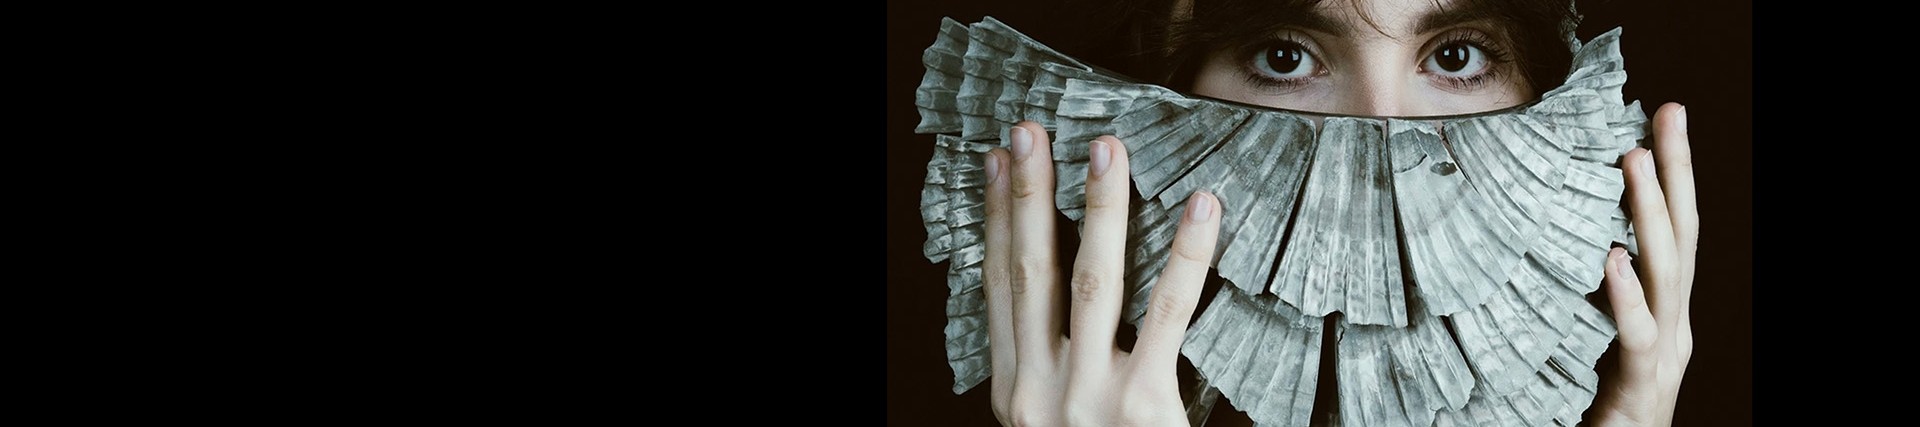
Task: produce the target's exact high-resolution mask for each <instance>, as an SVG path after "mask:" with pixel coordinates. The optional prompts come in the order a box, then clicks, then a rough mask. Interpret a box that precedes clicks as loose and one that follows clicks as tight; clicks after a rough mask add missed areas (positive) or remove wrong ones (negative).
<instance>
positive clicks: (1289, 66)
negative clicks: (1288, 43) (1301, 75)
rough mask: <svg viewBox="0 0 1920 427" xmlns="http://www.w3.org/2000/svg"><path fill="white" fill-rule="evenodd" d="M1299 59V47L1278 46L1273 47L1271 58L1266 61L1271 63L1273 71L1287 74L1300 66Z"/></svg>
mask: <svg viewBox="0 0 1920 427" xmlns="http://www.w3.org/2000/svg"><path fill="white" fill-rule="evenodd" d="M1300 59H1301V52H1300V50H1299V49H1294V48H1289V47H1280V48H1274V49H1273V58H1270V59H1269V60H1268V61H1267V62H1271V63H1273V64H1272V65H1273V71H1278V72H1280V73H1281V74H1287V73H1292V72H1293V71H1294V70H1295V69H1298V68H1300Z"/></svg>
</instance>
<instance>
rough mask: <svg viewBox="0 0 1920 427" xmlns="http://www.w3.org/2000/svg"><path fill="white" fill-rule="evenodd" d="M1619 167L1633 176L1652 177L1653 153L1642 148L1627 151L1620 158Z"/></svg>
mask: <svg viewBox="0 0 1920 427" xmlns="http://www.w3.org/2000/svg"><path fill="white" fill-rule="evenodd" d="M1620 167H1621V168H1624V169H1627V170H1628V172H1632V173H1633V174H1634V175H1638V176H1642V177H1649V178H1650V177H1653V176H1654V175H1653V152H1652V151H1648V150H1647V149H1646V148H1643V147H1634V148H1633V149H1632V150H1627V154H1626V155H1623V156H1620Z"/></svg>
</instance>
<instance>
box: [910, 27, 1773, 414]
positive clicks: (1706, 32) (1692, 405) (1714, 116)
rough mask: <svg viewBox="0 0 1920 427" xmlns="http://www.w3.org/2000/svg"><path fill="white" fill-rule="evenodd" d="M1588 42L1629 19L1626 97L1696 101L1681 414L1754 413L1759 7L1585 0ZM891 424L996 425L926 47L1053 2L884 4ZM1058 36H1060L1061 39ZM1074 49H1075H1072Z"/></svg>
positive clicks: (1044, 30) (1036, 32) (1046, 33)
mask: <svg viewBox="0 0 1920 427" xmlns="http://www.w3.org/2000/svg"><path fill="white" fill-rule="evenodd" d="M1579 3H1580V11H1581V13H1582V14H1583V15H1585V16H1586V20H1585V21H1584V22H1583V24H1582V26H1581V28H1580V30H1579V35H1580V37H1581V38H1582V39H1583V40H1584V39H1588V38H1591V37H1593V36H1594V35H1597V34H1599V33H1601V32H1605V31H1607V30H1609V29H1612V28H1613V27H1624V28H1625V30H1624V33H1623V34H1622V47H1621V49H1622V54H1623V56H1624V57H1625V58H1626V66H1627V72H1628V75H1629V76H1630V77H1629V79H1628V81H1627V84H1626V87H1625V94H1626V98H1627V100H1629V101H1631V100H1640V102H1641V103H1642V104H1643V106H1644V107H1645V109H1646V110H1647V112H1648V114H1649V116H1651V113H1652V112H1653V110H1654V109H1656V108H1658V106H1659V105H1660V104H1661V103H1665V102H1679V103H1682V104H1685V105H1686V106H1687V112H1688V125H1689V133H1690V135H1691V140H1692V144H1693V156H1694V167H1695V179H1696V181H1697V185H1698V202H1699V205H1700V216H1701V220H1700V223H1701V236H1700V252H1699V261H1698V263H1699V264H1698V266H1697V272H1696V273H1695V276H1694V280H1695V285H1694V286H1695V287H1694V291H1693V313H1694V316H1693V330H1694V340H1695V346H1696V348H1695V350H1694V355H1693V359H1692V363H1691V364H1690V365H1689V367H1688V369H1687V374H1686V379H1685V380H1684V381H1683V383H1682V386H1681V392H1680V399H1679V402H1678V404H1677V408H1676V409H1675V414H1674V424H1675V425H1750V424H1752V423H1753V416H1752V412H1753V390H1752V387H1753V327H1752V325H1753V310H1752V308H1753V293H1752V287H1753V250H1752V243H1753V237H1752V234H1753V191H1752V190H1753V151H1752V148H1753V131H1752V129H1753V108H1752V101H1753V94H1752V92H1753V91H1752V88H1753V84H1752V82H1753V73H1752V61H1753V53H1752V52H1753V43H1752V39H1753V37H1752V28H1753V25H1752V20H1753V19H1752V16H1753V13H1752V5H1751V3H1750V2H1741V1H1690V2H1656V1H1613V2H1597V1H1581V2H1579ZM886 14H887V16H886V19H887V57H886V58H887V59H886V60H887V78H886V80H887V136H886V142H885V143H886V144H887V283H886V294H887V301H886V304H887V374H886V375H887V423H888V424H889V425H972V426H977V425H994V424H996V423H995V421H994V419H993V415H992V412H991V410H990V408H989V406H988V403H987V394H988V390H989V388H988V387H989V383H990V382H991V381H993V380H992V379H989V380H988V382H989V383H982V384H980V385H979V386H977V387H975V388H974V389H973V390H970V391H968V392H967V393H966V394H963V395H958V396H956V395H954V394H953V393H952V391H951V386H952V382H953V372H952V370H951V369H950V368H949V367H948V366H947V364H946V357H945V350H944V347H943V342H944V336H943V335H942V327H943V326H944V324H945V321H946V318H945V315H944V311H945V310H944V309H945V296H946V286H945V283H944V276H943V273H944V271H945V264H944V263H942V264H934V263H929V262H927V260H926V258H924V257H923V256H921V253H920V247H921V244H922V243H923V241H924V239H925V238H926V232H925V230H924V229H923V228H922V226H921V222H920V218H919V213H918V210H917V208H918V206H919V191H920V188H921V180H922V179H923V178H924V177H925V173H926V168H925V165H926V161H927V160H928V159H929V158H930V157H931V155H932V148H933V144H932V137H931V136H928V135H917V134H914V133H913V132H912V129H913V127H914V125H915V124H916V123H918V121H919V116H918V113H917V112H916V111H915V110H914V108H913V89H914V87H915V86H916V85H917V84H918V83H919V81H920V76H921V75H922V73H924V71H925V69H924V68H923V67H922V66H921V64H920V52H921V50H923V49H925V48H926V47H927V46H928V45H929V44H931V43H932V40H933V37H934V34H935V32H936V30H937V28H938V26H939V22H940V18H941V17H943V16H945V17H952V18H954V19H956V20H959V21H960V22H963V23H971V22H976V21H978V20H979V19H980V18H981V17H982V16H986V15H992V16H994V17H995V18H998V19H1000V20H1002V21H1004V22H1007V23H1008V24H1009V25H1011V26H1013V27H1014V28H1016V29H1019V30H1020V31H1022V32H1024V33H1027V34H1028V35H1031V36H1033V37H1034V38H1036V39H1039V40H1040V41H1042V42H1049V41H1050V40H1064V39H1067V38H1068V37H1069V35H1066V34H1060V33H1061V32H1062V31H1065V30H1064V29H1060V28H1063V27H1050V26H1049V25H1048V22H1050V21H1056V20H1068V19H1072V17H1074V16H1075V14H1074V13H1073V12H1072V11H1067V10H1063V8H1061V7H1059V6H1058V5H1057V4H1056V2H1033V1H1006V0H984V1H965V2H961V1H892V2H889V3H887V10H886ZM1050 44H1051V43H1050ZM1067 53H1068V54H1074V52H1073V51H1072V50H1067Z"/></svg>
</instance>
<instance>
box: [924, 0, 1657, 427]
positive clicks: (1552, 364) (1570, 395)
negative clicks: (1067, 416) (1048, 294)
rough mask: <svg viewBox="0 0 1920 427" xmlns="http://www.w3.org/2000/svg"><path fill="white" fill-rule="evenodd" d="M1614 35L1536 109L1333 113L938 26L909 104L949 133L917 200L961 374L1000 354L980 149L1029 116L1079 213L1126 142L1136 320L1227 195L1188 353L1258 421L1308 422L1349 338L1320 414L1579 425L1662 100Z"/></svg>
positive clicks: (1130, 307)
mask: <svg viewBox="0 0 1920 427" xmlns="http://www.w3.org/2000/svg"><path fill="white" fill-rule="evenodd" d="M1619 34H1620V31H1619V30H1618V29H1615V30H1613V31H1610V32H1608V33H1606V34H1603V35H1601V36H1600V37H1597V38H1595V39H1594V40H1592V41H1590V42H1588V43H1584V44H1581V43H1578V41H1577V40H1575V41H1573V42H1574V43H1573V44H1574V45H1575V46H1577V47H1578V49H1577V51H1576V53H1575V60H1574V64H1573V69H1572V70H1573V71H1572V72H1571V73H1570V74H1569V76H1568V79H1567V81H1566V83H1565V84H1564V85H1562V86H1560V87H1557V88H1555V89H1554V90H1552V91H1549V92H1548V93H1547V94H1546V95H1545V96H1544V97H1543V98H1542V99H1540V100H1539V101H1537V102H1535V103H1532V104H1529V105H1526V106H1524V107H1522V108H1518V109H1513V110H1506V111H1502V112H1499V113H1493V114H1483V115H1479V116H1471V117H1457V118H1448V119H1439V120H1428V119H1399V118H1394V119H1379V118H1349V117H1327V118H1322V119H1321V120H1320V121H1319V122H1316V121H1315V120H1314V119H1313V117H1314V116H1312V115H1307V114H1302V113H1297V112H1290V111H1280V110H1272V109H1261V108H1250V107H1247V106H1243V105H1237V104H1229V103H1222V102H1218V101H1214V100H1210V99H1206V98H1203V97H1197V96H1192V95H1187V94H1182V93H1179V92H1176V91H1173V90H1170V89H1167V88H1163V87H1159V86H1154V85H1151V84H1143V83H1136V82H1132V81H1130V80H1128V79H1126V78H1124V77H1122V76H1117V75H1109V74H1104V72H1103V71H1099V70H1096V69H1093V68H1092V67H1088V66H1086V65H1084V64H1081V63H1079V62H1076V61H1074V60H1073V59H1072V58H1068V57H1066V56H1064V55H1060V54H1059V53H1058V52H1056V51H1053V50H1051V49H1048V48H1046V47H1045V46H1044V45H1042V44H1040V43H1038V42H1036V41H1034V40H1032V39H1030V38H1028V37H1026V36H1025V35H1022V34H1020V33H1019V32H1017V31H1014V30H1013V29H1012V28H1010V27H1008V26H1006V25H1005V24H1004V23H1001V22H999V21H996V20H993V19H992V18H988V19H986V20H985V21H983V22H981V23H977V24H973V25H972V26H964V25H959V24H958V23H956V22H952V21H951V20H947V21H943V25H942V31H941V32H940V34H939V36H938V37H937V38H936V40H935V42H934V45H933V46H932V47H929V48H928V50H927V53H926V54H925V55H924V56H923V62H924V63H925V64H926V65H927V67H928V73H927V76H926V77H925V78H924V79H923V80H922V82H921V87H920V90H919V91H918V92H917V93H916V98H915V105H916V107H918V108H919V110H920V112H921V115H922V122H921V124H920V126H919V128H917V129H916V130H917V131H919V132H921V133H938V134H941V135H938V136H937V137H936V138H935V144H936V146H937V147H938V148H937V149H936V150H935V154H934V157H933V158H932V159H931V160H930V161H929V162H928V165H927V177H926V180H925V184H926V187H925V188H924V189H923V191H922V194H921V202H922V203H921V208H922V211H921V214H922V220H923V222H925V223H926V224H925V225H926V230H927V236H928V239H927V243H926V245H925V246H924V247H923V252H924V255H925V256H927V258H928V260H930V261H933V262H943V261H944V262H948V263H949V275H948V280H947V282H948V283H947V284H948V289H949V295H950V296H949V300H948V326H947V328H946V333H947V352H948V359H949V363H950V365H951V366H952V367H953V369H954V374H955V376H954V378H955V381H954V387H953V388H954V392H955V393H961V392H965V391H966V390H968V389H970V388H972V387H973V386H975V385H977V384H979V382H980V381H982V380H984V379H985V377H986V376H987V374H988V373H990V372H991V369H990V367H989V366H988V363H987V354H988V351H987V348H988V345H989V343H987V338H986V337H987V334H986V330H985V310H984V300H983V297H984V294H983V293H982V291H981V288H980V283H979V282H980V265H979V263H980V259H981V258H982V256H983V255H984V253H983V249H984V248H983V245H982V244H981V242H980V239H981V237H982V235H981V226H982V224H981V223H980V222H981V220H982V215H983V212H982V209H981V206H980V203H981V200H982V197H983V196H984V193H983V191H982V189H981V188H980V186H981V185H982V184H983V178H984V176H983V175H982V174H981V173H980V169H981V163H980V162H981V157H980V154H979V153H983V152H985V151H987V150H988V149H990V148H992V147H996V146H1004V142H1003V141H1004V140H1005V137H1006V136H1005V135H1006V132H1007V131H1006V128H1007V127H1008V126H1010V125H1012V124H1013V123H1016V122H1018V121H1019V120H1032V121H1035V122H1037V123H1040V124H1041V126H1042V127H1044V128H1046V129H1047V130H1049V131H1051V132H1052V134H1053V135H1052V136H1053V138H1052V146H1051V148H1052V151H1053V159H1054V165H1055V172H1056V176H1055V182H1056V184H1057V185H1056V188H1055V190H1056V194H1055V200H1056V203H1057V205H1058V208H1059V209H1060V211H1061V212H1062V213H1063V214H1065V215H1067V216H1068V217H1069V218H1072V219H1074V220H1076V221H1078V220H1081V219H1082V215H1083V213H1084V206H1085V197H1084V191H1085V177H1086V168H1087V143H1088V142H1090V141H1092V140H1093V138H1095V137H1098V136H1100V135H1115V136H1116V137H1117V138H1119V139H1120V140H1121V141H1123V142H1124V143H1125V144H1126V145H1127V149H1128V152H1129V155H1130V158H1131V164H1130V166H1131V170H1132V178H1133V181H1134V185H1133V188H1134V190H1135V194H1134V197H1133V200H1132V205H1131V206H1132V209H1133V214H1132V217H1131V219H1130V221H1129V223H1128V238H1127V245H1128V249H1127V255H1126V256H1127V259H1126V269H1125V276H1124V280H1125V282H1126V286H1127V291H1126V292H1125V295H1126V301H1125V305H1124V310H1123V315H1122V318H1123V319H1122V320H1123V321H1126V322H1128V323H1134V324H1136V325H1137V324H1138V322H1139V321H1140V320H1141V317H1142V316H1143V315H1144V312H1145V303H1146V300H1147V296H1148V295H1149V294H1150V293H1151V291H1152V288H1153V285H1154V284H1153V283H1152V281H1153V280H1154V279H1157V278H1158V276H1159V272H1160V269H1161V268H1162V267H1163V266H1164V264H1165V260H1166V259H1167V249H1168V246H1169V245H1170V243H1171V241H1172V239H1173V236H1174V232H1175V229H1176V226H1177V222H1178V219H1179V218H1180V214H1181V212H1182V211H1183V210H1184V209H1185V206H1184V205H1185V202H1186V199H1187V197H1188V196H1189V195H1190V194H1192V193H1193V192H1194V191H1200V190H1205V191H1209V192H1212V193H1213V194H1214V195H1215V196H1216V197H1218V198H1219V199H1220V201H1221V203H1222V205H1223V207H1224V208H1225V210H1224V211H1223V212H1222V218H1223V219H1222V225H1221V230H1220V235H1219V236H1220V237H1219V240H1218V242H1219V243H1218V247H1217V250H1216V252H1215V254H1216V255H1215V256H1216V258H1215V259H1214V260H1213V262H1214V266H1215V268H1216V269H1217V270H1218V272H1219V274H1220V276H1221V277H1223V278H1225V279H1226V280H1227V282H1228V285H1229V286H1227V287H1226V288H1223V289H1221V291H1220V293H1219V294H1218V295H1217V296H1216V297H1215V298H1214V300H1213V303H1212V304H1210V305H1209V306H1208V307H1206V308H1205V310H1204V311H1203V312H1202V313H1201V317H1200V320H1199V321H1198V322H1197V323H1195V324H1194V325H1192V326H1191V327H1190V328H1189V330H1188V334H1187V339H1186V342H1185V343H1184V345H1183V346H1182V347H1181V352H1182V354H1184V355H1186V356H1187V357H1188V359H1190V360H1191V361H1193V362H1194V366H1195V367H1197V368H1199V370H1200V372H1201V374H1202V377H1203V378H1205V379H1207V383H1206V386H1210V387H1213V388H1215V389H1217V391H1218V393H1219V395H1220V396H1225V397H1226V398H1227V399H1229V400H1231V401H1232V402H1233V403H1234V405H1235V407H1236V408H1237V409H1240V410H1244V411H1247V412H1248V414H1249V415H1250V416H1251V417H1252V418H1253V419H1254V420H1255V421H1256V422H1258V423H1260V424H1262V425H1289V426H1298V425H1306V424H1308V422H1309V421H1310V420H1309V418H1310V417H1311V414H1310V413H1309V411H1310V409H1311V408H1312V406H1313V400H1314V396H1313V394H1314V392H1315V384H1317V381H1319V380H1320V378H1317V376H1318V369H1319V363H1320V355H1321V354H1322V353H1323V352H1324V351H1332V352H1334V353H1333V354H1332V357H1334V360H1335V362H1334V363H1335V365H1334V366H1333V367H1332V368H1333V372H1335V375H1337V376H1338V377H1339V379H1340V381H1339V387H1338V389H1339V391H1338V392H1339V394H1340V396H1339V397H1338V401H1339V405H1338V410H1337V415H1335V416H1334V418H1331V419H1320V420H1311V421H1312V422H1313V423H1315V424H1333V425H1339V424H1350V425H1414V426H1424V425H1546V424H1560V425H1573V424H1577V423H1578V422H1579V421H1580V413H1581V412H1582V411H1584V410H1585V409H1586V408H1587V406H1589V405H1590V404H1591V403H1592V400H1593V397H1594V394H1595V390H1597V387H1598V378H1597V376H1596V375H1595V374H1594V367H1593V366H1594V363H1595V361H1597V360H1598V358H1599V357H1600V355H1601V353H1603V352H1605V351H1606V349H1607V346H1608V344H1609V343H1610V342H1611V341H1612V339H1613V337H1614V335H1615V330H1614V325H1613V322H1612V320H1611V319H1609V318H1608V316H1607V315H1606V313H1603V312H1601V311H1600V310H1599V309H1597V308H1595V307H1594V306H1593V305H1592V304H1590V303H1588V302H1587V300H1586V298H1585V297H1586V295H1587V294H1588V293H1592V292H1594V291H1596V290H1597V288H1598V286H1599V282H1600V279H1601V277H1602V275H1603V271H1604V270H1603V268H1602V267H1603V265H1604V263H1605V260H1606V252H1607V250H1608V248H1609V247H1610V246H1612V245H1616V244H1626V245H1627V246H1628V247H1629V250H1634V251H1637V248H1634V247H1633V246H1632V243H1633V242H1632V232H1631V230H1632V227H1631V225H1630V224H1629V222H1628V218H1627V216H1626V215H1625V211H1624V210H1623V209H1622V208H1621V194H1622V192H1623V191H1624V190H1625V180H1624V179H1623V176H1622V175H1621V171H1620V169H1618V161H1619V157H1620V156H1621V155H1622V154H1624V153H1625V152H1626V151H1627V150H1628V149H1630V148H1632V147H1634V146H1636V145H1637V144H1639V143H1640V140H1642V139H1643V138H1646V137H1647V135H1648V134H1647V130H1646V126H1647V118H1646V115H1645V113H1644V112H1643V111H1642V110H1641V109H1640V104H1639V103H1638V102H1632V103H1627V102H1623V101H1622V100H1621V98H1622V94H1621V92H1620V88H1621V85H1622V84H1624V83H1625V81H1626V74H1625V71H1624V68H1623V66H1622V65H1621V64H1622V62H1621V58H1620V55H1619V46H1618V44H1619ZM1228 288H1231V289H1228ZM1334 313H1339V315H1337V316H1335V315H1334ZM1323 316H1325V317H1323ZM1329 319H1331V321H1330V320H1329ZM1327 324H1331V325H1332V326H1331V327H1332V328H1333V329H1332V330H1325V329H1326V328H1328V326H1326V325H1327ZM1324 333H1333V334H1336V335H1335V337H1337V341H1336V342H1337V343H1338V344H1337V346H1336V347H1335V348H1329V349H1322V348H1321V339H1322V336H1323V335H1322V334H1324ZM1198 395H1200V396H1207V395H1208V393H1204V392H1203V393H1200V394H1198ZM1205 406H1209V405H1208V404H1206V403H1203V402H1191V404H1190V407H1189V409H1190V412H1193V411H1197V410H1199V409H1200V408H1203V407H1205ZM1196 419H1197V418H1196Z"/></svg>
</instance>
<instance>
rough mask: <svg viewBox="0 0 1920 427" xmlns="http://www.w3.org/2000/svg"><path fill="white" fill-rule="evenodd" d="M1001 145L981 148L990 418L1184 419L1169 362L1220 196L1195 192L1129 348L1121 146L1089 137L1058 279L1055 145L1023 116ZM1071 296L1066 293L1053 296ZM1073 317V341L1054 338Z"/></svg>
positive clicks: (1025, 421) (1192, 301)
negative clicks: (1124, 317) (1077, 224)
mask: <svg viewBox="0 0 1920 427" xmlns="http://www.w3.org/2000/svg"><path fill="white" fill-rule="evenodd" d="M1009 143H1010V144H1009V145H1010V148H1011V150H1006V149H994V150H993V151H991V152H988V153H987V159H986V162H987V164H986V173H987V201H986V210H987V214H986V234H987V235H986V259H985V260H984V263H985V265H984V268H985V272H984V274H983V278H982V280H983V281H984V282H985V283H984V286H985V288H986V293H987V326H988V334H989V336H988V339H989V340H990V341H989V342H991V343H992V345H991V347H992V351H993V354H992V356H991V357H992V363H993V381H992V398H993V413H994V416H996V417H998V418H999V419H1000V422H1001V424H1005V425H1010V426H1054V425H1187V418H1186V412H1185V408H1184V406H1183V405H1182V403H1181V401H1180V390H1179V383H1178V380H1177V378H1176V374H1175V371H1176V369H1177V368H1176V367H1177V364H1178V362H1179V357H1180V343H1181V342H1183V341H1185V337H1186V329H1187V321H1188V319H1190V318H1192V316H1193V312H1194V309H1195V306H1196V305H1197V304H1198V302H1199V299H1200V292H1201V285H1202V283H1203V282H1204V281H1205V279H1206V275H1207V268H1208V267H1209V261H1210V260H1212V259H1213V252H1214V244H1215V239H1216V238H1217V237H1218V233H1219V228H1220V204H1219V202H1218V201H1217V200H1215V199H1214V197H1213V196H1212V195H1210V194H1206V193H1194V194H1193V196H1192V198H1191V199H1189V200H1188V201H1187V209H1186V212H1184V214H1183V215H1181V216H1182V218H1181V220H1180V225H1179V229H1178V231H1177V232H1176V234H1175V237H1174V239H1173V249H1172V251H1171V253H1172V256H1171V257H1169V260H1168V261H1167V262H1168V264H1167V266H1166V268H1165V269H1164V270H1162V272H1161V273H1160V280H1159V281H1158V282H1157V283H1158V284H1156V285H1155V287H1154V289H1153V292H1152V294H1153V295H1152V297H1151V298H1152V300H1151V301H1150V302H1149V304H1148V306H1147V307H1148V308H1147V313H1146V318H1145V319H1144V320H1142V322H1141V329H1140V339H1139V341H1138V342H1137V345H1135V346H1134V351H1133V352H1131V353H1129V352H1126V351H1122V350H1121V349H1120V348H1119V347H1118V346H1117V345H1116V344H1115V343H1114V334H1115V331H1116V330H1117V329H1118V327H1119V323H1120V310H1121V304H1122V299H1124V297H1123V295H1122V294H1123V291H1124V288H1125V287H1126V286H1125V282H1123V281H1122V280H1121V279H1122V274H1123V273H1124V266H1125V265H1126V263H1125V260H1124V257H1125V255H1126V252H1127V251H1126V250H1127V248H1126V247H1125V245H1126V237H1127V236H1126V232H1127V219H1128V218H1129V215H1128V212H1127V209H1128V200H1130V197H1129V196H1130V193H1131V192H1132V190H1131V189H1130V188H1129V187H1128V184H1129V177H1131V175H1132V173H1131V172H1130V171H1129V167H1128V164H1127V151H1126V145H1125V144H1122V143H1120V140H1118V139H1115V138H1114V137H1112V136H1102V137H1100V138H1098V139H1095V140H1094V141H1093V142H1092V143H1091V145H1090V146H1089V147H1088V153H1089V156H1090V159H1089V161H1088V163H1089V165H1088V168H1087V186H1086V191H1087V194H1086V197H1087V211H1086V218H1085V224H1084V226H1083V227H1082V229H1081V245H1080V248H1079V251H1078V255H1076V257H1075V259H1074V263H1073V272H1072V275H1071V276H1070V277H1071V278H1070V280H1068V282H1069V285H1070V291H1071V292H1062V291H1061V289H1060V286H1061V280H1062V279H1063V276H1064V275H1063V274H1061V273H1062V271H1061V270H1062V269H1061V266H1060V262H1059V260H1057V259H1055V258H1056V257H1055V256H1054V248H1055V244H1056V243H1055V241H1054V239H1053V237H1054V217H1055V215H1058V211H1056V210H1055V209H1054V202H1053V200H1054V180H1053V170H1054V169H1053V154H1052V150H1051V149H1050V148H1049V147H1051V143H1050V142H1049V141H1048V140H1047V133H1046V132H1045V130H1044V129H1043V128H1041V127H1040V125H1038V124H1036V123H1033V122H1021V123H1020V124H1019V125H1017V126H1015V127H1014V128H1013V129H1011V130H1010V131H1009ZM1063 295H1070V297H1069V299H1070V301H1066V302H1063V301H1061V300H1060V298H1061V297H1062V296H1063ZM1067 316H1072V317H1071V318H1072V319H1073V321H1072V328H1073V330H1072V331H1071V332H1072V336H1073V338H1072V339H1068V338H1067V337H1065V336H1063V334H1062V332H1066V331H1064V330H1063V325H1065V324H1066V319H1067V318H1068V317H1067Z"/></svg>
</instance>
